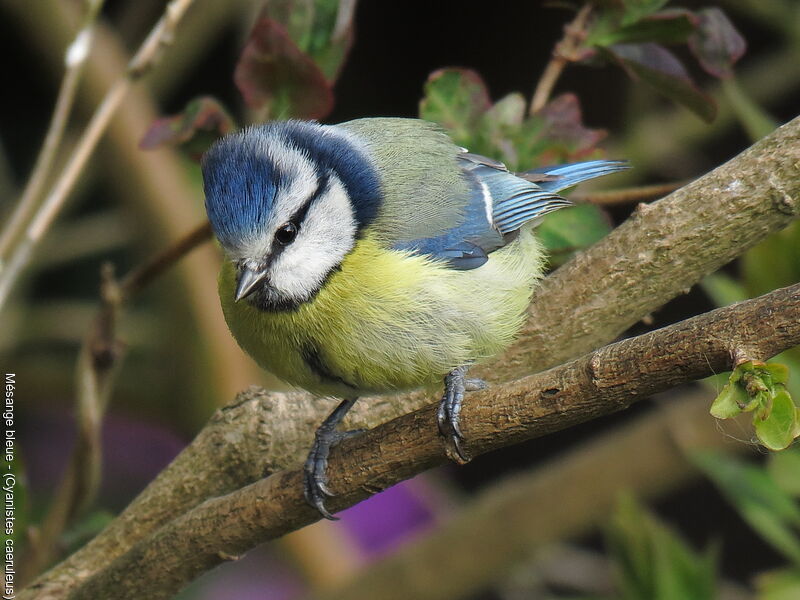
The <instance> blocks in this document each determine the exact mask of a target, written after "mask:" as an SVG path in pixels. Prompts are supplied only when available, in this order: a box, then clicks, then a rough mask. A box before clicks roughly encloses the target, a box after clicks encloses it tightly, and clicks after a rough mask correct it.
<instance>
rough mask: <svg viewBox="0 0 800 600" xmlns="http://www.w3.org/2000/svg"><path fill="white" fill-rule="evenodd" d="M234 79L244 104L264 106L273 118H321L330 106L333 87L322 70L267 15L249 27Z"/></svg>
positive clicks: (278, 24) (254, 106) (253, 106)
mask: <svg viewBox="0 0 800 600" xmlns="http://www.w3.org/2000/svg"><path fill="white" fill-rule="evenodd" d="M233 79H234V82H235V83H236V86H237V87H238V88H239V91H240V92H241V93H242V96H243V97H244V100H245V102H246V103H247V105H248V106H250V107H251V108H261V107H266V108H267V110H268V116H269V117H270V118H273V119H275V118H286V117H300V118H305V119H321V118H323V117H325V116H326V115H327V114H328V113H330V111H331V110H332V109H333V88H332V86H331V84H330V83H329V82H328V80H327V79H326V78H325V75H324V73H323V72H322V71H321V70H320V69H319V67H318V66H317V65H316V64H315V63H314V61H313V60H312V59H311V57H310V56H308V55H307V54H306V53H304V52H303V51H302V50H300V48H298V47H297V45H296V44H295V43H294V42H293V41H292V39H291V38H290V37H289V34H288V33H287V31H286V29H285V28H284V27H283V26H282V25H281V24H280V23H278V22H277V21H274V20H272V19H269V18H261V19H259V20H258V21H257V22H256V24H255V25H254V27H253V29H252V30H251V32H250V37H249V38H248V40H247V43H246V44H245V47H244V50H242V54H241V56H240V58H239V62H238V63H237V64H236V70H235V71H234V74H233Z"/></svg>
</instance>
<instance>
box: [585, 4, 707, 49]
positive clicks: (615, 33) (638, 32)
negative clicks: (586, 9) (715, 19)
mask: <svg viewBox="0 0 800 600" xmlns="http://www.w3.org/2000/svg"><path fill="white" fill-rule="evenodd" d="M695 24H696V19H695V18H694V15H693V14H692V13H691V12H690V11H688V10H684V9H674V10H665V11H661V12H658V13H655V14H653V15H649V16H647V17H644V18H643V19H641V20H639V21H637V22H635V23H631V24H630V25H626V26H623V27H618V28H615V27H613V26H607V25H606V26H603V27H601V28H600V29H598V30H596V31H594V32H592V33H591V34H590V35H589V37H588V39H587V41H586V44H587V45H590V46H601V47H605V46H611V45H613V44H638V43H642V42H657V43H661V44H680V43H683V42H686V41H687V40H688V39H689V36H690V35H691V34H692V33H693V32H694V30H695Z"/></svg>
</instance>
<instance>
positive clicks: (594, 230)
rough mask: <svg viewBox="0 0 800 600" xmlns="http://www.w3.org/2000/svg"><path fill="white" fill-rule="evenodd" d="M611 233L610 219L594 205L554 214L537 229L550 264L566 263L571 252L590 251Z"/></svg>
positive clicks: (582, 205) (583, 205)
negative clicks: (583, 249)
mask: <svg viewBox="0 0 800 600" xmlns="http://www.w3.org/2000/svg"><path fill="white" fill-rule="evenodd" d="M609 231H611V224H610V222H609V219H608V216H607V215H606V214H605V213H604V212H603V211H602V209H600V208H599V207H597V206H594V205H592V204H578V205H576V206H573V207H570V208H567V209H564V210H559V211H557V212H554V213H551V214H549V215H547V216H546V217H545V218H544V221H542V224H541V225H539V227H538V228H537V229H536V237H538V238H539V240H540V241H541V242H542V243H543V244H544V246H545V248H547V251H548V254H550V255H551V261H552V262H557V263H558V264H560V263H562V262H564V261H565V260H566V259H567V258H568V257H569V254H570V253H571V252H574V251H575V250H580V249H582V248H587V247H589V246H591V245H592V244H594V243H595V242H598V241H600V240H601V239H602V238H603V237H605V236H606V235H607V234H608V233H609Z"/></svg>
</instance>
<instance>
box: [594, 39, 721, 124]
mask: <svg viewBox="0 0 800 600" xmlns="http://www.w3.org/2000/svg"><path fill="white" fill-rule="evenodd" d="M602 51H603V52H604V53H605V54H607V55H608V56H610V57H611V58H613V59H614V60H616V61H617V62H618V63H619V64H620V65H621V66H622V68H623V69H624V70H625V71H626V72H627V73H628V75H629V76H630V77H631V78H632V79H634V80H641V81H643V82H645V83H647V84H649V85H651V86H652V87H654V88H655V89H656V90H657V91H658V92H659V93H661V94H663V95H664V96H666V97H667V98H670V99H671V100H674V101H675V102H678V103H680V104H683V105H684V106H685V107H686V108H688V109H689V110H691V111H692V112H694V113H695V114H696V115H698V116H699V117H700V118H702V119H703V120H705V121H707V122H711V121H713V120H714V118H715V117H716V114H717V106H716V104H715V103H714V100H713V99H712V98H711V96H709V95H708V94H706V93H705V92H703V91H702V90H701V89H700V88H698V87H697V86H696V85H695V84H694V82H693V81H692V79H691V78H690V77H689V74H688V73H687V72H686V69H685V68H684V66H683V65H682V64H681V62H680V61H679V60H678V59H677V58H675V56H674V55H673V54H672V53H671V52H670V51H669V50H667V49H666V48H664V47H663V46H659V45H658V44H653V43H645V44H614V45H612V46H609V47H607V48H603V49H602Z"/></svg>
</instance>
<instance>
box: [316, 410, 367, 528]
mask: <svg viewBox="0 0 800 600" xmlns="http://www.w3.org/2000/svg"><path fill="white" fill-rule="evenodd" d="M355 401H356V399H355V398H352V399H349V400H343V401H342V402H341V404H339V406H338V407H337V408H336V410H334V411H333V412H332V413H331V414H330V415H329V416H328V418H327V419H325V420H324V421H323V422H322V425H320V426H319V429H317V432H316V434H315V435H314V443H313V444H312V445H311V451H310V452H309V453H308V458H307V459H306V463H305V466H304V467H303V494H304V495H305V498H306V502H308V503H309V504H310V505H311V506H313V507H314V508H316V509H317V510H318V511H319V512H320V514H321V515H322V516H323V517H325V518H326V519H330V520H331V521H336V520H338V519H337V518H336V517H334V516H333V515H332V514H331V513H330V512H328V509H327V508H325V498H330V497H332V496H334V494H333V493H332V492H331V491H330V489H328V475H327V472H326V471H327V469H328V455H329V454H330V451H331V448H333V447H334V446H336V445H337V444H339V443H340V442H342V441H343V440H346V439H347V438H350V437H353V436H355V435H358V434H360V433H363V431H364V430H363V429H357V430H353V431H337V430H336V426H337V425H338V424H339V422H341V420H342V419H343V418H344V416H345V414H347V411H348V410H350V408H351V407H352V406H353V404H354V403H355Z"/></svg>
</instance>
